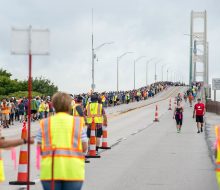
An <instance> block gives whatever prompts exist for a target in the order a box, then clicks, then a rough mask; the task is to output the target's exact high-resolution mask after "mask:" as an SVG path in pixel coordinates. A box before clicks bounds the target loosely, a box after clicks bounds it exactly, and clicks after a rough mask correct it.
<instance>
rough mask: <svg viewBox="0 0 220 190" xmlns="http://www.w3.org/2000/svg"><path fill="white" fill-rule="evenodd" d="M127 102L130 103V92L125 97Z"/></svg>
mask: <svg viewBox="0 0 220 190" xmlns="http://www.w3.org/2000/svg"><path fill="white" fill-rule="evenodd" d="M125 100H126V103H127V104H128V103H129V102H130V94H129V93H128V92H127V93H126V95H125Z"/></svg>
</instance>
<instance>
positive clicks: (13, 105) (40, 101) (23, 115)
mask: <svg viewBox="0 0 220 190" xmlns="http://www.w3.org/2000/svg"><path fill="white" fill-rule="evenodd" d="M27 110H28V99H27V98H26V97H23V98H19V99H16V97H11V98H10V99H7V98H3V99H2V100H1V101H0V120H1V125H2V126H3V127H4V128H9V126H10V125H14V121H20V122H23V121H24V120H27ZM52 114H54V108H53V106H52V103H51V101H50V97H49V96H48V97H39V96H37V97H34V98H33V99H32V100H31V121H35V120H39V119H42V118H47V117H48V116H49V115H52Z"/></svg>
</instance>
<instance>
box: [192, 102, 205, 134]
mask: <svg viewBox="0 0 220 190" xmlns="http://www.w3.org/2000/svg"><path fill="white" fill-rule="evenodd" d="M197 101H198V103H197V104H195V106H194V111H193V118H194V117H195V115H196V123H197V129H198V132H197V133H200V132H203V122H204V119H203V116H204V115H205V105H204V104H203V103H202V102H201V98H198V99H197Z"/></svg>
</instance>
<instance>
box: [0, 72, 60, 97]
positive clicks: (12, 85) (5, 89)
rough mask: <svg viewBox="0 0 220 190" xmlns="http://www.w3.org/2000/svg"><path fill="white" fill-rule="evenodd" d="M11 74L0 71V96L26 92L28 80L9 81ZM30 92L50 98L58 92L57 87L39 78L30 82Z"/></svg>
mask: <svg viewBox="0 0 220 190" xmlns="http://www.w3.org/2000/svg"><path fill="white" fill-rule="evenodd" d="M11 76H12V74H11V73H9V72H7V71H6V70H3V69H0V95H1V96H8V95H9V94H13V93H15V92H21V91H28V80H23V81H19V80H17V79H13V80H12V79H11ZM32 90H33V91H35V92H36V94H37V93H38V94H41V95H49V96H52V95H53V94H54V93H56V92H57V91H58V87H57V86H55V85H54V84H53V83H52V82H51V81H50V80H49V79H46V78H43V77H39V78H34V79H33V80H32Z"/></svg>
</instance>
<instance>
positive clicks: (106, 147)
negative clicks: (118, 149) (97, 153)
mask: <svg viewBox="0 0 220 190" xmlns="http://www.w3.org/2000/svg"><path fill="white" fill-rule="evenodd" d="M99 149H106V150H107V149H111V147H108V146H105V147H103V146H101V147H99Z"/></svg>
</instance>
